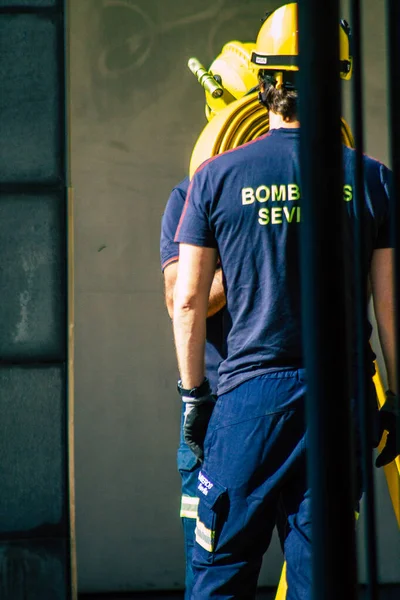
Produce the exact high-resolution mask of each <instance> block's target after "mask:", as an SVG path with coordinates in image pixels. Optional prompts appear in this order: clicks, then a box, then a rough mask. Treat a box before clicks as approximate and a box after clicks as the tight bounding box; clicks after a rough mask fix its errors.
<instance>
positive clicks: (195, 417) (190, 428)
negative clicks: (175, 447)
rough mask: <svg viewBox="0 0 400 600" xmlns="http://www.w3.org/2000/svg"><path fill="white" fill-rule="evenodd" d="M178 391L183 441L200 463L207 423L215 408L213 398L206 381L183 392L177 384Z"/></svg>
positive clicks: (202, 455)
mask: <svg viewBox="0 0 400 600" xmlns="http://www.w3.org/2000/svg"><path fill="white" fill-rule="evenodd" d="M178 391H179V393H180V395H181V398H182V401H183V402H184V403H185V413H184V420H183V439H184V440H185V442H186V444H187V445H188V446H189V448H190V449H191V451H192V452H193V454H194V455H195V456H196V458H197V459H198V460H199V461H200V462H202V461H203V458H204V451H203V446H204V439H205V437H206V433H207V427H208V423H209V421H210V418H211V415H212V411H213V410H214V406H215V396H213V395H212V394H211V388H210V384H209V382H208V379H204V381H203V383H202V384H201V385H200V386H199V387H197V388H193V389H191V390H185V389H183V388H182V387H181V386H180V382H178Z"/></svg>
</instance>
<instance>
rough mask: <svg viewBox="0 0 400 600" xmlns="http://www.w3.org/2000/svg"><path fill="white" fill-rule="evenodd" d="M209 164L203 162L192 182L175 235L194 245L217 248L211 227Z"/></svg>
mask: <svg viewBox="0 0 400 600" xmlns="http://www.w3.org/2000/svg"><path fill="white" fill-rule="evenodd" d="M208 166H209V165H208V164H207V163H203V165H202V166H201V167H199V169H198V170H197V171H196V173H195V175H194V176H193V179H192V181H191V183H190V186H189V190H188V193H187V196H186V201H185V206H184V208H183V211H182V216H181V218H180V221H179V225H178V229H177V231H176V235H175V241H176V242H181V243H184V244H193V245H194V246H203V247H206V248H216V247H217V243H216V241H215V237H214V234H213V232H212V230H211V227H210V207H211V205H212V201H213V192H212V185H211V178H210V174H209V169H208Z"/></svg>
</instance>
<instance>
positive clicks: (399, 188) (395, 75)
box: [386, 0, 400, 435]
mask: <svg viewBox="0 0 400 600" xmlns="http://www.w3.org/2000/svg"><path fill="white" fill-rule="evenodd" d="M386 8H387V10H386V13H387V14H386V17H387V30H388V87H389V136H390V137H389V139H390V162H391V167H392V170H393V193H392V194H391V198H392V206H391V211H392V218H391V236H392V242H393V247H394V293H395V298H394V316H395V323H396V327H395V331H396V385H397V394H398V395H399V394H400V387H399V386H400V334H399V327H400V243H399V228H400V225H399V224H400V112H399V106H400V2H399V0H387V3H386ZM397 408H399V406H398V407H397ZM397 432H398V435H400V416H399V417H398V422H397Z"/></svg>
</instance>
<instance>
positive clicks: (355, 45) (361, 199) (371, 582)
mask: <svg viewBox="0 0 400 600" xmlns="http://www.w3.org/2000/svg"><path fill="white" fill-rule="evenodd" d="M360 4H361V3H360V0H351V11H350V15H351V16H350V19H351V27H352V31H353V35H352V52H353V61H354V64H353V76H352V115H353V134H354V141H355V147H356V174H355V179H354V184H355V185H354V192H355V193H354V207H355V219H354V300H355V302H354V309H355V311H354V315H353V318H354V323H355V328H356V333H357V336H356V345H357V356H358V365H357V367H358V368H357V375H356V379H355V383H356V386H355V394H356V406H357V414H358V416H359V422H360V436H361V449H362V452H361V470H362V478H363V490H364V505H363V509H364V511H365V517H364V522H365V542H366V543H365V548H366V578H367V599H368V600H377V598H378V579H377V548H376V524H375V496H374V473H373V469H374V467H373V463H372V430H371V429H372V423H371V406H370V399H369V394H368V389H369V385H370V382H369V381H368V379H369V378H370V375H369V373H370V370H369V365H368V359H367V354H366V351H367V348H368V342H369V340H368V337H367V329H366V323H367V318H368V315H367V313H368V311H367V305H366V293H367V287H368V273H366V272H365V267H364V265H365V264H366V257H365V235H364V231H365V227H364V223H365V218H364V206H365V192H364V156H363V151H364V130H363V106H364V102H363V91H362V90H363V88H362V51H361V48H362V27H361V6H360Z"/></svg>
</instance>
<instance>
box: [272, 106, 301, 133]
mask: <svg viewBox="0 0 400 600" xmlns="http://www.w3.org/2000/svg"><path fill="white" fill-rule="evenodd" d="M282 127H285V128H287V129H297V128H298V127H300V121H297V120H295V119H294V120H292V121H285V120H284V118H283V117H282V115H278V114H277V113H274V112H272V110H270V111H269V128H270V130H271V129H281V128H282Z"/></svg>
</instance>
